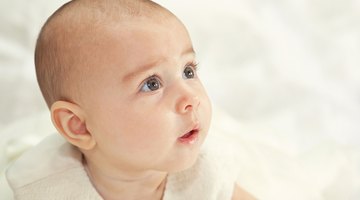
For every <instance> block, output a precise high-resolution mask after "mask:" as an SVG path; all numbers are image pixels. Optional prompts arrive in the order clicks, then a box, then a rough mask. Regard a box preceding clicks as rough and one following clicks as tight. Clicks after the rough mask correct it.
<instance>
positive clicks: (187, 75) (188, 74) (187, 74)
mask: <svg viewBox="0 0 360 200" xmlns="http://www.w3.org/2000/svg"><path fill="white" fill-rule="evenodd" d="M183 78H184V79H191V78H195V70H194V68H193V67H191V66H187V67H185V69H184V72H183Z"/></svg>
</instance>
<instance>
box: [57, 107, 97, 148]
mask: <svg viewBox="0 0 360 200" xmlns="http://www.w3.org/2000/svg"><path fill="white" fill-rule="evenodd" d="M50 111H51V119H52V122H53V124H54V126H55V127H56V129H57V130H58V131H59V133H60V134H61V135H63V136H64V137H65V139H66V140H67V141H68V142H70V143H71V144H73V145H75V146H77V147H79V148H80V149H83V150H91V149H92V148H94V147H95V145H96V141H95V138H94V137H93V136H92V135H91V133H90V132H89V131H88V130H87V128H86V123H85V115H84V113H83V110H82V109H81V108H80V107H79V106H78V105H76V104H74V103H70V102H66V101H56V102H55V103H53V105H52V106H51V108H50Z"/></svg>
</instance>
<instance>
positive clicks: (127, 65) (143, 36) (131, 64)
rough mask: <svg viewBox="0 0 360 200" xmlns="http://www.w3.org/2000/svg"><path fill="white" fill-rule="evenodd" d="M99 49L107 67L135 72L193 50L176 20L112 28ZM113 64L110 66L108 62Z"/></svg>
mask: <svg viewBox="0 0 360 200" xmlns="http://www.w3.org/2000/svg"><path fill="white" fill-rule="evenodd" d="M106 38H107V39H106V41H105V42H104V43H102V44H101V45H100V48H99V49H98V51H101V52H99V54H100V55H103V56H104V57H106V58H107V59H105V60H104V59H101V60H102V61H103V62H107V65H105V66H106V67H112V68H121V69H122V71H127V70H132V69H133V68H137V67H140V66H144V65H147V64H150V63H154V62H158V61H161V60H163V61H166V60H175V59H178V58H179V57H180V56H181V54H182V53H183V52H184V51H187V50H189V49H192V43H191V40H190V37H189V35H188V32H187V31H186V29H185V27H184V26H183V25H182V24H181V23H180V22H179V21H177V20H169V21H166V22H162V23H157V22H151V21H144V20H138V21H133V22H131V23H123V24H121V25H119V26H115V27H110V28H108V30H107V34H106ZM108 62H110V63H108Z"/></svg>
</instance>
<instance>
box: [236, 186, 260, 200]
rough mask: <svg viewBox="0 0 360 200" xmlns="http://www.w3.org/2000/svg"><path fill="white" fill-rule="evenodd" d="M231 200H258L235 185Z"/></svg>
mask: <svg viewBox="0 0 360 200" xmlns="http://www.w3.org/2000/svg"><path fill="white" fill-rule="evenodd" d="M231 200H256V198H255V197H254V196H252V195H251V194H250V193H248V192H247V191H245V190H244V189H242V188H241V187H240V186H239V185H238V184H237V183H235V186H234V192H233V196H232V198H231Z"/></svg>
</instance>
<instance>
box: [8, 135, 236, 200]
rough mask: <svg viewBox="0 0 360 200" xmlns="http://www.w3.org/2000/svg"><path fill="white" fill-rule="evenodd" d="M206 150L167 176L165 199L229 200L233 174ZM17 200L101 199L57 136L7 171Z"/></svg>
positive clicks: (73, 150) (73, 153) (72, 150)
mask: <svg viewBox="0 0 360 200" xmlns="http://www.w3.org/2000/svg"><path fill="white" fill-rule="evenodd" d="M221 160H222V159H221V158H220V159H219V158H214V157H212V155H211V153H208V152H207V151H206V150H205V149H204V151H202V153H201V154H200V156H199V158H198V160H197V162H196V163H195V165H194V166H193V167H192V168H190V169H188V170H185V171H183V172H180V173H175V174H170V175H169V176H168V180H167V185H166V190H165V194H164V200H183V199H187V200H192V199H193V200H201V199H204V200H205V199H206V200H227V199H231V196H232V192H233V188H234V183H235V180H236V174H231V175H230V173H232V172H233V171H232V170H229V165H227V164H226V163H225V162H220V161H221ZM7 178H8V181H9V184H10V186H11V188H12V189H13V191H14V194H15V199H18V200H22V199H24V200H31V199H34V200H45V199H46V200H47V199H52V200H57V199H58V200H63V199H93V200H100V199H102V197H101V196H100V195H99V194H98V193H97V191H96V189H95V188H94V187H93V186H92V184H91V182H90V180H89V178H88V176H87V173H86V171H85V169H84V166H83V165H82V154H81V152H80V151H79V150H77V149H76V148H75V147H73V146H72V145H70V144H69V143H67V142H66V141H65V140H64V139H63V138H62V137H61V136H59V135H58V134H53V135H50V136H49V137H47V138H46V139H45V140H44V141H43V142H41V143H40V144H39V145H38V146H36V147H35V148H33V149H31V150H30V151H27V152H26V153H24V155H23V156H21V157H20V158H19V159H18V160H17V161H16V162H15V163H14V164H13V165H12V166H11V167H10V168H9V169H8V171H7Z"/></svg>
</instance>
